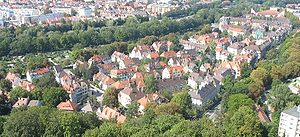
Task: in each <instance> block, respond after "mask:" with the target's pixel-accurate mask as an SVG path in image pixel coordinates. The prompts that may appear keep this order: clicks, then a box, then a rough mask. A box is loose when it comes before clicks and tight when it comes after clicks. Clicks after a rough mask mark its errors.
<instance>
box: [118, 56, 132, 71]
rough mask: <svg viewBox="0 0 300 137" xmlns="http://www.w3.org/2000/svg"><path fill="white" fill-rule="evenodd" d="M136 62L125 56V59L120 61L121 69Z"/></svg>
mask: <svg viewBox="0 0 300 137" xmlns="http://www.w3.org/2000/svg"><path fill="white" fill-rule="evenodd" d="M135 64H136V63H135V62H134V61H133V60H132V59H130V58H128V57H125V58H124V59H123V60H120V61H119V69H124V68H129V67H132V66H134V65H135Z"/></svg>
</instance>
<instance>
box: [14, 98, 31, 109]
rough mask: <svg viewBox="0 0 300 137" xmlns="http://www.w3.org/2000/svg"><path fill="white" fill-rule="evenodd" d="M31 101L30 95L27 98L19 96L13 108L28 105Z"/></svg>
mask: <svg viewBox="0 0 300 137" xmlns="http://www.w3.org/2000/svg"><path fill="white" fill-rule="evenodd" d="M29 101H30V99H29V97H27V98H18V101H17V102H16V103H15V104H14V105H13V106H12V107H13V108H19V107H22V106H27V104H28V103H29Z"/></svg>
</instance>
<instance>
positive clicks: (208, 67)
mask: <svg viewBox="0 0 300 137" xmlns="http://www.w3.org/2000/svg"><path fill="white" fill-rule="evenodd" d="M210 70H212V66H211V64H209V63H204V64H202V65H201V67H200V71H202V72H204V73H208V72H209V71H210Z"/></svg>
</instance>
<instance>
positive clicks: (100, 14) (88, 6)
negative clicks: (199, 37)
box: [0, 0, 189, 27]
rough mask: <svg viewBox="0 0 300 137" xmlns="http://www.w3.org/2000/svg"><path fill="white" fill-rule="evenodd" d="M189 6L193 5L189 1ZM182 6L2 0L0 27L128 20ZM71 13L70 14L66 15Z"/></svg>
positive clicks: (142, 0)
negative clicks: (62, 22)
mask: <svg viewBox="0 0 300 137" xmlns="http://www.w3.org/2000/svg"><path fill="white" fill-rule="evenodd" d="M182 4H183V5H187V6H185V7H189V6H188V4H185V3H182ZM178 8H182V6H179V4H176V3H173V2H172V1H170V0H160V1H157V0H155V1H153V0H138V1H130V0H124V1H123V0H121V1H119V0H118V1H103V0H84V1H78V0H54V1H46V0H39V1H35V0H0V27H1V26H2V27H3V26H10V25H21V24H28V25H32V24H42V23H43V24H61V20H62V19H64V20H65V21H71V22H78V21H81V20H103V19H119V18H121V19H125V18H127V17H129V16H141V17H157V16H160V15H162V14H164V13H166V12H169V11H171V10H175V9H178ZM65 15H69V16H65Z"/></svg>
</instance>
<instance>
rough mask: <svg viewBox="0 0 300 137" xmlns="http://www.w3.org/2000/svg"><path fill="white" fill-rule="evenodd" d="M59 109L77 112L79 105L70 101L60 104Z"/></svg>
mask: <svg viewBox="0 0 300 137" xmlns="http://www.w3.org/2000/svg"><path fill="white" fill-rule="evenodd" d="M57 108H58V109H59V110H66V111H76V109H77V105H76V104H75V103H73V102H71V101H70V100H68V101H66V102H60V103H59V104H58V105H57Z"/></svg>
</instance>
